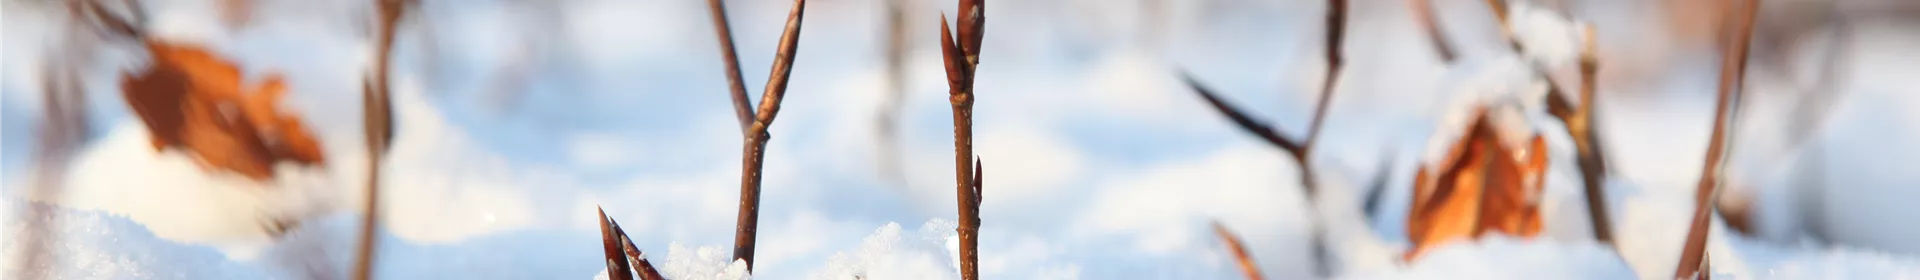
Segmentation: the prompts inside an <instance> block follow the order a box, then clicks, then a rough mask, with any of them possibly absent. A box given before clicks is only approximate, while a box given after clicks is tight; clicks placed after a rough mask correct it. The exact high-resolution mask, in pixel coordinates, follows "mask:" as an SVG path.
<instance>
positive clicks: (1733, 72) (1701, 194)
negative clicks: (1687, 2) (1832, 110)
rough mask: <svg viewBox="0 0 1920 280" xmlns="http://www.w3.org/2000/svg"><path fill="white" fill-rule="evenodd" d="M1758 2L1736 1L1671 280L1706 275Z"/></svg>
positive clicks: (1755, 0) (1730, 18)
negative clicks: (1697, 181)
mask: <svg viewBox="0 0 1920 280" xmlns="http://www.w3.org/2000/svg"><path fill="white" fill-rule="evenodd" d="M1759 2H1760V1H1759V0H1746V1H1739V2H1737V3H1739V4H1740V7H1738V8H1736V9H1738V10H1736V11H1732V12H1730V13H1734V14H1733V15H1732V16H1730V17H1728V18H1729V21H1731V23H1732V24H1731V26H1732V27H1733V28H1734V29H1733V30H1731V34H1728V35H1727V36H1728V37H1727V39H1728V40H1731V41H1728V42H1727V43H1728V44H1727V46H1728V48H1729V49H1728V50H1727V51H1726V52H1725V53H1724V56H1723V57H1721V61H1720V85H1719V94H1718V97H1717V98H1718V101H1717V102H1716V103H1718V104H1716V105H1714V109H1713V134H1711V135H1712V136H1711V137H1710V138H1709V140H1708V141H1710V142H1708V144H1707V155H1706V156H1707V158H1706V163H1705V164H1702V166H1701V169H1700V184H1699V186H1698V187H1699V188H1698V189H1697V190H1696V192H1695V193H1694V196H1695V197H1694V210H1693V225H1692V227H1690V228H1688V229H1687V243H1686V245H1685V247H1682V248H1681V251H1680V263H1679V265H1678V266H1677V267H1676V268H1675V270H1674V275H1673V277H1675V278H1683V277H1692V276H1695V275H1706V274H1708V273H1706V272H1708V271H1710V270H1709V269H1708V266H1707V265H1708V264H1707V262H1706V261H1705V260H1706V258H1707V250H1706V249H1707V229H1708V227H1707V223H1708V222H1710V221H1711V220H1712V219H1711V218H1712V213H1713V208H1714V205H1713V203H1714V201H1715V199H1714V197H1716V196H1718V195H1719V194H1720V187H1721V184H1723V183H1724V182H1722V179H1723V178H1722V177H1723V176H1726V173H1725V168H1726V167H1725V164H1726V158H1727V155H1726V153H1727V146H1730V145H1732V142H1733V140H1732V138H1733V135H1732V133H1731V132H1730V131H1729V130H1731V129H1732V127H1731V126H1730V125H1729V123H1731V122H1732V119H1733V117H1734V115H1735V114H1738V113H1739V111H1738V110H1739V108H1737V107H1736V103H1738V101H1737V100H1738V99H1740V92H1741V91H1742V90H1743V89H1742V88H1741V87H1742V86H1743V85H1744V84H1743V83H1744V82H1745V78H1746V77H1745V76H1746V67H1747V45H1748V41H1750V40H1752V39H1753V21H1754V18H1755V17H1757V16H1758V13H1759V10H1760V3H1759Z"/></svg>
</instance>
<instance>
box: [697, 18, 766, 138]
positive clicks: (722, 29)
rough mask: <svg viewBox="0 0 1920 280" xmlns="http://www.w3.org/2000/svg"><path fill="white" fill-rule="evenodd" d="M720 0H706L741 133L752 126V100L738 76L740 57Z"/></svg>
mask: <svg viewBox="0 0 1920 280" xmlns="http://www.w3.org/2000/svg"><path fill="white" fill-rule="evenodd" d="M720 1H721V0H707V11H710V12H712V14H713V36H714V37H715V38H719V40H720V56H721V57H722V58H724V59H726V62H727V89H728V91H729V92H731V93H733V95H732V96H733V113H734V115H736V116H737V117H738V118H739V119H740V131H741V133H747V130H748V129H749V128H751V127H752V126H753V120H754V113H753V111H752V110H753V109H750V108H752V107H753V101H750V100H747V85H746V83H745V82H742V81H741V80H742V79H741V78H740V57H739V56H737V55H736V53H737V51H735V50H734V49H733V28H731V27H728V25H727V7H726V5H725V4H721V3H720Z"/></svg>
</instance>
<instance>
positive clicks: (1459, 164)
mask: <svg viewBox="0 0 1920 280" xmlns="http://www.w3.org/2000/svg"><path fill="white" fill-rule="evenodd" d="M1476 114H1477V117H1476V118H1475V120H1474V122H1473V124H1472V125H1470V126H1469V127H1468V128H1467V131H1466V133H1465V134H1464V136H1462V137H1461V139H1460V140H1459V141H1457V142H1454V144H1453V145H1451V146H1449V149H1448V151H1447V154H1446V156H1445V158H1444V159H1443V160H1442V161H1440V162H1439V164H1438V165H1434V166H1423V167H1421V168H1420V171H1419V173H1418V174H1417V175H1415V179H1414V184H1415V185H1414V194H1413V195H1414V196H1413V207H1412V213H1410V214H1409V215H1408V219H1407V238H1408V239H1409V240H1411V241H1412V242H1413V250H1411V251H1408V252H1407V253H1406V255H1405V256H1404V257H1405V258H1406V259H1408V260H1412V259H1414V258H1415V257H1418V256H1419V255H1420V254H1421V253H1423V252H1425V251H1426V250H1429V249H1432V248H1435V247H1438V246H1439V245H1442V244H1445V243H1448V242H1455V241H1461V240H1470V239H1474V238H1477V237H1480V236H1481V235H1483V234H1486V233H1488V232H1499V233H1503V234H1507V235H1513V236H1520V237H1532V236H1536V235H1539V234H1540V228H1541V225H1542V223H1541V220H1540V204H1539V201H1540V199H1539V197H1540V193H1541V188H1542V186H1543V185H1544V184H1543V183H1544V179H1545V178H1544V175H1546V170H1547V154H1546V141H1545V139H1544V138H1541V136H1540V135H1533V136H1532V137H1531V139H1530V140H1529V141H1527V144H1525V146H1517V145H1513V144H1511V143H1509V142H1505V141H1502V140H1501V139H1500V135H1499V133H1498V132H1497V131H1495V130H1494V128H1493V125H1494V124H1493V123H1492V121H1491V119H1490V118H1489V117H1488V115H1487V114H1486V111H1485V110H1481V111H1479V112H1478V113H1476ZM1430 168H1432V169H1430Z"/></svg>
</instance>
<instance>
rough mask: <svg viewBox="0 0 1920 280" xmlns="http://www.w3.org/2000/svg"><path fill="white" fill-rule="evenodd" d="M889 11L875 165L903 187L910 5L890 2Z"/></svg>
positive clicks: (890, 0) (876, 129)
mask: <svg viewBox="0 0 1920 280" xmlns="http://www.w3.org/2000/svg"><path fill="white" fill-rule="evenodd" d="M886 2H887V9H886V20H885V21H886V33H885V34H886V35H885V36H886V38H887V39H886V41H887V43H886V45H885V46H884V47H885V48H886V54H885V55H884V59H885V60H886V71H887V78H886V79H887V96H886V97H884V98H882V99H881V102H880V108H879V110H878V111H879V112H878V113H877V114H875V117H874V120H875V122H874V132H875V138H877V139H875V140H876V141H874V142H876V143H878V144H879V145H878V146H876V147H875V148H874V149H875V150H877V152H876V153H875V154H878V155H879V156H877V159H878V160H877V164H876V166H877V167H878V169H879V173H880V177H881V178H882V180H884V181H887V182H889V183H894V185H904V184H905V178H904V177H905V176H904V175H902V174H901V173H902V171H901V170H900V161H901V159H900V157H901V153H900V110H901V107H902V106H905V104H904V103H905V101H906V97H907V66H906V63H907V47H908V42H909V41H908V38H907V36H908V35H907V11H906V10H907V8H906V5H907V2H906V1H904V0H887V1H886Z"/></svg>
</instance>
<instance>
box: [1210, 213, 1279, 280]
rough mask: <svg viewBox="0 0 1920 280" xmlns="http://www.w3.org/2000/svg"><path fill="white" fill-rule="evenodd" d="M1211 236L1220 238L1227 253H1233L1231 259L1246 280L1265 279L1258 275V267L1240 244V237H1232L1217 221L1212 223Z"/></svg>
mask: <svg viewBox="0 0 1920 280" xmlns="http://www.w3.org/2000/svg"><path fill="white" fill-rule="evenodd" d="M1213 234H1214V235H1218V236H1220V241H1221V242H1224V243H1226V245H1227V252H1230V253H1233V259H1234V260H1236V261H1237V262H1238V263H1239V264H1240V272H1241V273H1242V274H1246V276H1247V280H1261V279H1266V276H1262V275H1261V274H1260V266H1259V265H1258V264H1255V263H1254V262H1253V255H1252V254H1249V253H1247V246H1246V245H1244V244H1243V243H1241V242H1240V237H1238V236H1234V235H1233V232H1232V231H1229V230H1227V226H1224V225H1220V222H1219V221H1214V222H1213Z"/></svg>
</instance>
